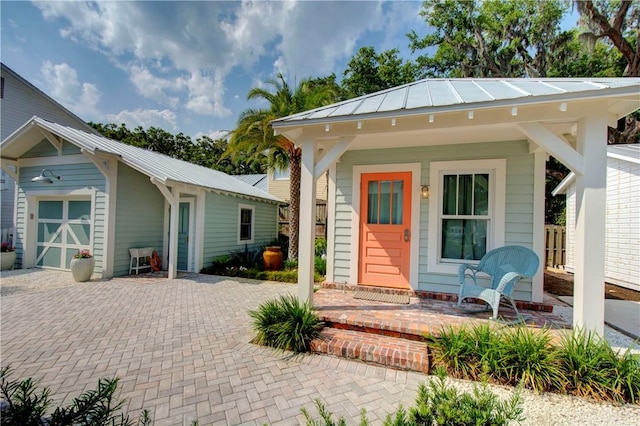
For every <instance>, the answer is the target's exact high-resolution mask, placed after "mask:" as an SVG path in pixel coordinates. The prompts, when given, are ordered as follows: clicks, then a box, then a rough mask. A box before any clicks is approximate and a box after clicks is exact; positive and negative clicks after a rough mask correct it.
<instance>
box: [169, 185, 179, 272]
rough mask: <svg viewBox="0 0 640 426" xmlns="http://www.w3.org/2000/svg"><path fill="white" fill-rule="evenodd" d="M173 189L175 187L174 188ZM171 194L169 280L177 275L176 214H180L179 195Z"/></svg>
mask: <svg viewBox="0 0 640 426" xmlns="http://www.w3.org/2000/svg"><path fill="white" fill-rule="evenodd" d="M174 191H175V188H174ZM175 192H176V193H175V194H173V195H174V196H173V197H172V199H171V201H170V204H171V207H170V211H169V212H170V213H169V263H168V265H167V272H168V277H169V279H170V280H172V279H174V278H176V277H177V276H178V215H179V214H180V195H179V194H178V191H175Z"/></svg>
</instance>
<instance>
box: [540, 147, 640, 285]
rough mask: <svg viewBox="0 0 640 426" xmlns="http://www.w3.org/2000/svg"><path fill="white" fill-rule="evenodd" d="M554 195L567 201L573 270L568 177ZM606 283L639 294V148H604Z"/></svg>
mask: <svg viewBox="0 0 640 426" xmlns="http://www.w3.org/2000/svg"><path fill="white" fill-rule="evenodd" d="M552 194H553V195H560V194H565V196H566V198H567V209H566V219H567V220H566V223H567V241H566V264H565V268H566V270H567V271H569V272H574V268H575V264H574V262H575V223H576V184H575V174H574V173H570V174H569V175H568V176H567V177H566V178H565V179H564V180H563V181H562V182H560V184H559V185H558V187H557V188H556V189H554V190H553V193H552ZM605 243H606V246H605V279H606V281H607V282H609V283H612V284H617V285H620V286H623V287H626V288H630V289H632V290H637V291H640V144H630V145H611V146H608V147H607V213H606V234H605Z"/></svg>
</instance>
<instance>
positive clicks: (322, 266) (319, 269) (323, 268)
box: [314, 256, 327, 277]
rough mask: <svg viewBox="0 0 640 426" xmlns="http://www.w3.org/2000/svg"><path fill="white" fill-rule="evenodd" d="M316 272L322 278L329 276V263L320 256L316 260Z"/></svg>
mask: <svg viewBox="0 0 640 426" xmlns="http://www.w3.org/2000/svg"><path fill="white" fill-rule="evenodd" d="M314 263H315V271H316V273H318V274H319V275H321V276H323V277H324V276H325V275H327V261H326V260H325V259H323V258H321V257H320V256H316V258H315V262H314Z"/></svg>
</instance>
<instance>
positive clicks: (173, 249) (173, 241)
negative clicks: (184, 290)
mask: <svg viewBox="0 0 640 426" xmlns="http://www.w3.org/2000/svg"><path fill="white" fill-rule="evenodd" d="M150 180H151V183H153V184H154V185H155V186H156V187H157V188H158V189H159V190H160V192H161V193H162V195H164V199H165V200H166V202H167V203H168V204H169V244H168V251H169V256H168V258H169V260H168V262H167V272H168V277H169V279H170V280H172V279H174V278H175V277H176V276H177V275H178V215H179V214H180V208H179V207H180V191H179V190H178V188H176V187H175V186H174V187H168V186H166V185H165V184H163V183H162V182H159V181H157V180H156V179H155V178H151V179H150ZM165 206H166V204H165ZM165 220H166V219H165ZM165 223H166V222H165Z"/></svg>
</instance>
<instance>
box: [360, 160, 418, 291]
mask: <svg viewBox="0 0 640 426" xmlns="http://www.w3.org/2000/svg"><path fill="white" fill-rule="evenodd" d="M360 185H361V186H360V188H361V191H360V194H361V195H360V261H359V265H360V266H359V270H360V271H359V282H360V283H361V284H366V285H374V286H380V287H393V288H410V285H409V268H410V265H411V262H410V258H411V256H410V244H411V243H410V241H411V238H412V235H411V172H393V173H363V174H362V175H361V180H360Z"/></svg>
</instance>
